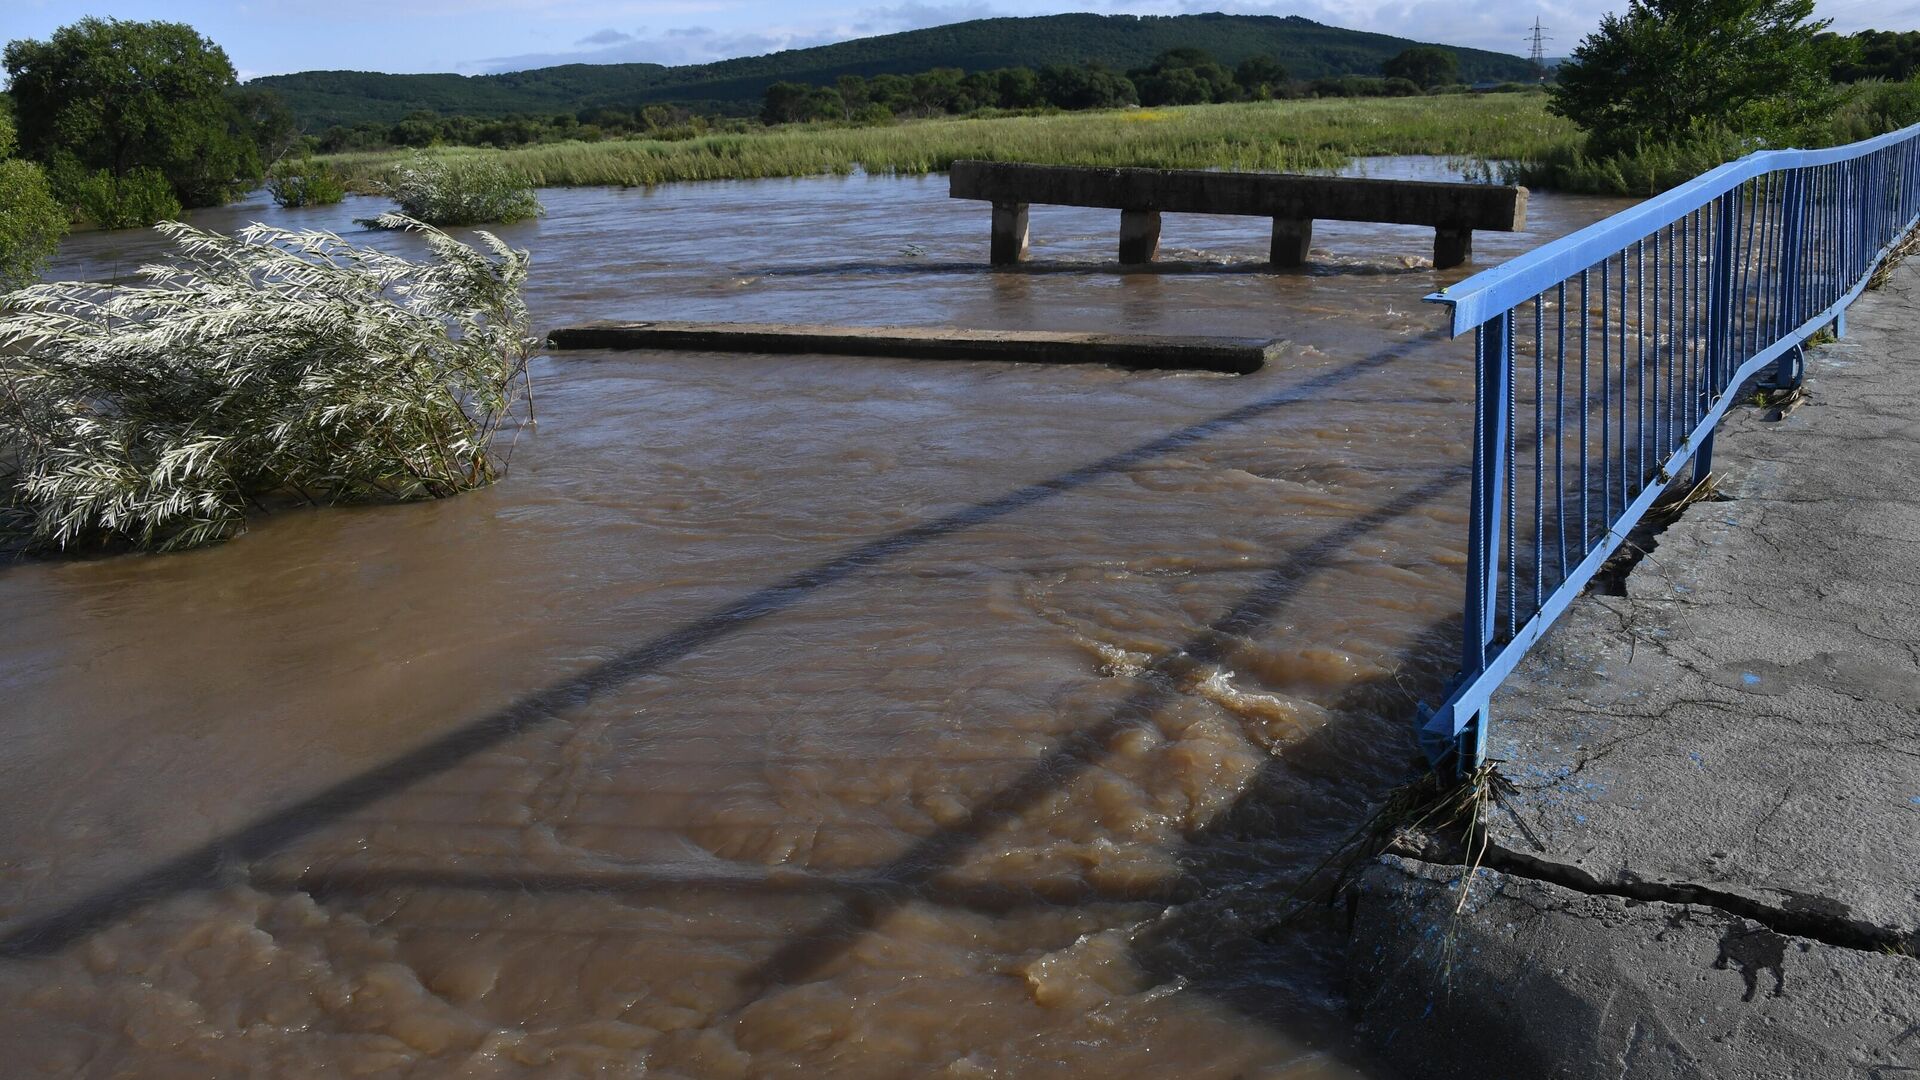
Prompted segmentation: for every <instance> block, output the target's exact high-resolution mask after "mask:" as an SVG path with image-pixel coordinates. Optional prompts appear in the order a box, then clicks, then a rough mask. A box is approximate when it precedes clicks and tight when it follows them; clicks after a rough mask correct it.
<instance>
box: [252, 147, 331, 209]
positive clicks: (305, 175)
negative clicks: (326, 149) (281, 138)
mask: <svg viewBox="0 0 1920 1080" xmlns="http://www.w3.org/2000/svg"><path fill="white" fill-rule="evenodd" d="M267 194H269V195H271V196H273V201H274V202H276V203H279V204H280V205H281V206H287V207H295V206H332V205H333V204H335V203H337V202H339V201H340V200H341V199H344V198H346V197H347V186H346V184H344V183H342V182H341V180H340V177H339V176H337V175H335V173H334V171H333V167H332V166H331V165H328V164H326V163H325V162H319V161H314V160H313V159H312V158H303V159H301V160H300V161H298V162H287V163H284V164H281V165H279V166H276V167H275V168H274V170H273V171H272V172H271V173H270V174H268V176H267Z"/></svg>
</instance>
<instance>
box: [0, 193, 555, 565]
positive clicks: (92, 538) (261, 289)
mask: <svg viewBox="0 0 1920 1080" xmlns="http://www.w3.org/2000/svg"><path fill="white" fill-rule="evenodd" d="M384 224H385V225H386V226H387V227H389V228H411V229H417V230H419V231H420V232H421V233H422V234H423V235H424V236H425V238H426V241H427V246H428V249H429V251H430V252H431V257H430V258H428V259H426V260H423V261H420V262H413V261H409V260H407V259H404V258H401V257H398V256H395V255H388V254H384V253H381V252H378V251H373V250H371V249H367V248H359V247H355V246H353V245H351V244H348V243H347V242H345V241H343V240H341V239H340V238H339V237H338V236H334V235H332V234H329V233H323V232H291V231H286V230H281V229H272V228H268V227H265V226H262V225H253V226H250V227H249V228H247V229H244V230H242V231H241V232H240V233H239V234H238V235H236V236H233V237H228V236H222V235H219V234H217V233H210V232H201V231H199V230H196V229H193V228H190V227H188V226H186V225H182V224H178V223H169V224H166V225H163V226H161V227H160V228H161V232H162V233H163V234H165V235H166V236H167V237H168V238H169V239H170V240H172V241H173V242H174V243H175V244H176V245H177V252H176V254H175V256H174V259H173V261H172V262H171V263H170V264H167V265H160V266H152V267H147V268H145V269H144V270H143V271H142V275H143V277H145V278H146V281H145V283H143V284H139V285H129V286H104V285H97V284H88V283H76V282H67V283H60V284H46V285H35V286H30V287H28V288H26V289H23V290H21V291H19V292H17V293H15V294H13V296H12V297H11V298H10V302H11V304H12V307H13V310H12V311H11V313H9V314H6V315H4V316H0V463H4V465H5V466H6V467H8V468H9V470H10V475H8V476H7V478H6V481H5V484H4V487H3V488H0V490H4V496H5V499H6V508H7V510H8V512H9V515H10V516H11V518H12V519H13V524H14V525H15V526H16V527H17V528H18V529H19V530H20V531H23V532H25V533H27V534H28V535H29V536H30V537H31V538H33V539H34V540H35V541H37V542H39V543H42V544H47V545H52V546H56V547H70V546H73V545H75V544H80V543H92V542H103V543H104V542H114V541H121V542H127V543H131V544H133V545H135V546H138V547H142V548H157V549H163V550H164V549H172V548H184V547H191V546H194V545H197V544H204V543H209V542H212V541H217V540H221V539H225V538H227V537H231V536H234V535H236V534H237V533H239V532H241V531H242V530H243V529H244V528H245V523H246V514H247V512H248V510H249V509H257V508H265V507H270V506H272V505H275V504H283V503H287V502H292V501H304V502H306V503H309V504H316V505H317V504H330V503H345V502H361V501H380V500H406V499H421V498H435V497H440V496H445V495H451V494H453V493H455V492H458V491H462V490H465V489H468V488H472V487H476V486H479V485H482V484H486V483H488V482H490V481H491V480H493V479H494V478H495V476H496V475H497V474H498V472H499V471H500V469H502V468H503V467H504V465H505V462H504V461H501V460H497V459H496V456H495V454H494V452H493V450H492V449H491V447H492V443H493V440H494V436H495V434H496V433H497V432H498V431H499V430H500V429H501V427H502V426H503V425H504V424H506V423H508V422H510V421H513V420H515V419H516V418H517V416H518V415H519V410H518V409H517V408H516V404H517V402H519V401H520V400H521V398H522V392H523V391H524V389H525V386H526V365H527V358H528V356H529V355H530V353H531V351H532V349H533V346H534V342H533V341H532V339H530V338H529V337H528V336H527V312H526V309H525V307H524V306H523V305H522V303H521V301H520V287H521V284H522V283H523V282H524V280H525V278H526V271H527V255H526V253H525V252H516V251H512V250H509V249H508V248H507V247H506V246H505V245H504V244H502V243H501V242H500V241H499V240H498V239H497V238H495V237H493V236H490V235H487V234H485V233H482V234H481V238H482V240H483V241H484V242H485V244H486V245H487V247H488V248H490V249H491V251H492V253H493V257H489V256H488V255H487V254H485V253H483V252H481V251H478V250H476V249H474V248H472V247H469V246H468V245H466V244H463V243H460V242H459V241H456V240H454V239H452V238H451V237H449V236H447V235H446V234H444V233H442V232H440V231H439V230H437V229H432V228H429V227H427V226H423V225H421V224H419V223H418V222H413V221H407V220H403V219H399V218H393V219H391V220H388V221H386V222H385V223H384Z"/></svg>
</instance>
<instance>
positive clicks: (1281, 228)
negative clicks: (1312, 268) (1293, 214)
mask: <svg viewBox="0 0 1920 1080" xmlns="http://www.w3.org/2000/svg"><path fill="white" fill-rule="evenodd" d="M1312 248H1313V220H1312V219H1311V218H1274V219H1273V247H1272V249H1271V254H1270V255H1269V256H1268V261H1269V262H1271V263H1273V265H1275V266H1284V267H1288V268H1293V267H1300V266H1305V265H1307V255H1308V253H1309V252H1310V251H1311V249H1312Z"/></svg>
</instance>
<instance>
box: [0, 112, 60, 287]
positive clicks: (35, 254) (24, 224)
mask: <svg viewBox="0 0 1920 1080" xmlns="http://www.w3.org/2000/svg"><path fill="white" fill-rule="evenodd" d="M13 149H14V141H13V118H12V117H10V116H8V115H6V114H5V113H4V112H0V292H6V291H8V290H10V289H17V288H19V287H20V286H22V285H25V284H26V283H27V282H29V281H32V280H33V279H34V277H35V276H37V275H38V274H39V272H40V267H41V265H42V264H43V263H45V262H46V261H47V258H48V257H49V256H51V255H52V254H53V251H54V249H55V248H56V247H58V246H59V245H60V238H61V237H62V236H65V235H66V232H67V217H66V215H65V214H63V213H61V212H60V204H58V203H56V202H55V201H54V199H53V192H52V191H51V190H49V189H48V187H47V178H46V176H45V174H43V173H42V172H41V171H40V166H38V165H35V164H34V163H33V162H31V161H23V160H21V159H19V158H16V157H14V156H13Z"/></svg>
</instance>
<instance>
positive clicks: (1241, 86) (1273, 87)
mask: <svg viewBox="0 0 1920 1080" xmlns="http://www.w3.org/2000/svg"><path fill="white" fill-rule="evenodd" d="M1458 72H1459V66H1458V61H1457V60H1455V58H1454V56H1453V53H1452V52H1450V51H1449V50H1446V49H1439V48H1432V47H1426V46H1421V47H1416V48H1412V49H1407V50H1405V51H1404V52H1402V53H1401V54H1400V55H1398V56H1395V57H1393V58H1392V59H1390V60H1388V61H1387V62H1386V64H1385V72H1384V75H1383V76H1382V77H1378V78H1374V77H1365V76H1351V75H1349V76H1342V77H1337V78H1322V79H1314V80H1312V81H1311V82H1299V81H1295V80H1294V79H1293V78H1292V77H1291V76H1290V75H1289V73H1288V71H1287V69H1286V68H1285V67H1283V66H1282V65H1281V64H1280V63H1279V62H1278V61H1277V60H1274V59H1273V58H1271V57H1266V56H1254V57H1248V58H1247V59H1245V60H1242V61H1241V62H1240V63H1239V64H1238V65H1237V66H1235V67H1234V68H1233V69H1232V70H1228V68H1227V67H1226V65H1224V64H1222V63H1220V62H1219V61H1218V60H1216V59H1214V58H1213V57H1212V56H1211V55H1209V54H1208V53H1207V52H1206V51H1205V50H1204V49H1193V48H1181V49H1169V50H1167V51H1166V52H1163V53H1161V54H1160V55H1159V56H1157V57H1155V58H1154V60H1153V62H1152V63H1151V64H1148V65H1147V66H1145V67H1140V68H1135V69H1133V70H1131V71H1129V72H1127V73H1126V74H1124V75H1122V74H1119V73H1117V72H1113V71H1109V70H1108V69H1107V68H1105V67H1103V66H1101V65H1099V64H1093V63H1088V64H1076V65H1069V64H1050V65H1048V66H1046V67H1043V68H1040V69H1038V70H1035V69H1033V68H1025V67H1005V68H997V69H995V70H992V71H974V72H967V71H963V70H961V69H959V68H950V67H942V68H934V69H932V70H930V71H923V72H920V73H919V74H916V75H911V76H908V75H875V76H873V77H872V78H862V77H860V76H858V75H842V76H840V77H839V78H838V79H836V80H834V84H833V85H832V86H809V85H807V84H805V83H794V82H777V83H774V84H773V85H772V86H770V87H768V88H767V92H766V97H765V99H764V103H763V105H762V107H761V110H760V120H761V122H762V123H765V124H791V123H798V122H804V121H815V120H841V121H853V122H867V123H879V122H884V121H887V120H890V119H893V118H894V117H902V116H954V115H966V114H969V113H975V112H980V111H982V110H986V109H1006V110H1014V109H1044V108H1051V109H1065V110H1076V109H1112V108H1120V107H1124V106H1127V105H1147V106H1158V105H1208V104H1215V103H1221V102H1229V101H1266V100H1270V99H1274V98H1300V97H1410V96H1412V95H1415V94H1421V93H1426V92H1428V91H1429V90H1432V89H1436V88H1440V87H1443V86H1447V85H1449V84H1451V83H1452V82H1453V79H1454V78H1455V77H1457V75H1458ZM1515 85H1516V88H1518V84H1515ZM1462 89H1464V87H1463V88H1462Z"/></svg>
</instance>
